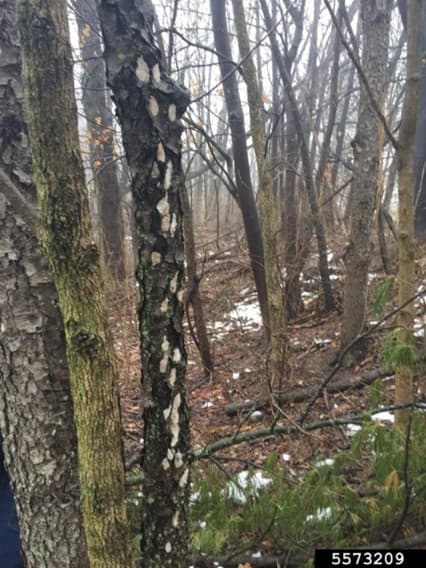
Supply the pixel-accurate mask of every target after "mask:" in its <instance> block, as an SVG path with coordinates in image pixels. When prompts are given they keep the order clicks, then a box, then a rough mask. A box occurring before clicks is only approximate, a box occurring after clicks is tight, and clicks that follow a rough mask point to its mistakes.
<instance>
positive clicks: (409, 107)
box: [395, 0, 422, 427]
mask: <svg viewBox="0 0 426 568" xmlns="http://www.w3.org/2000/svg"><path fill="white" fill-rule="evenodd" d="M421 9H422V0H408V1H407V67H406V69H407V77H406V91H405V98H404V104H403V107H402V115H401V127H400V130H399V139H398V153H397V156H398V251H399V272H398V284H399V293H398V301H399V304H400V305H402V304H404V303H406V302H407V301H408V300H409V299H410V298H411V297H412V296H414V293H415V289H416V275H415V264H414V258H415V241H414V206H413V202H414V191H413V188H414V175H413V170H414V165H413V154H414V152H413V150H414V139H415V127H416V116H417V107H418V101H419V91H420V69H421V54H420V49H419V46H420V42H419V39H420V29H421ZM413 321H414V303H413V302H410V303H408V304H407V305H406V306H405V307H404V308H403V309H402V310H400V312H399V314H398V326H399V328H400V336H399V341H400V342H401V343H402V344H404V345H406V346H408V347H409V348H412V345H413ZM413 394H414V393H413V370H412V369H411V368H410V367H408V366H402V367H400V368H399V369H398V372H397V374H396V377H395V402H396V404H406V403H409V402H411V401H412V400H413ZM409 413H410V411H409V410H399V411H397V412H396V415H395V424H396V426H400V427H404V426H406V425H407V424H408V419H409Z"/></svg>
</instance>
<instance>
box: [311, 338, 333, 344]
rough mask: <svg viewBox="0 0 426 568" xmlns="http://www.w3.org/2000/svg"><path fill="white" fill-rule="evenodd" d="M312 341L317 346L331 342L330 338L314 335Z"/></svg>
mask: <svg viewBox="0 0 426 568" xmlns="http://www.w3.org/2000/svg"><path fill="white" fill-rule="evenodd" d="M314 343H315V345H317V346H321V345H327V344H328V343H331V339H327V338H324V339H321V337H319V338H317V337H314Z"/></svg>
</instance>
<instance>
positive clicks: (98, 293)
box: [18, 0, 131, 568]
mask: <svg viewBox="0 0 426 568" xmlns="http://www.w3.org/2000/svg"><path fill="white" fill-rule="evenodd" d="M18 25H19V31H20V35H21V43H22V54H23V68H24V79H25V81H24V84H25V95H26V103H27V115H28V125H29V132H30V139H31V149H32V156H33V164H34V171H35V179H36V183H37V191H38V196H39V201H40V206H41V213H42V222H43V230H42V244H43V247H44V250H45V252H46V256H47V259H48V262H49V265H50V269H51V271H52V274H53V278H54V281H55V285H56V289H57V291H58V298H59V305H60V308H61V311H62V316H63V320H64V328H65V337H66V347H67V359H68V365H69V370H70V376H71V392H72V396H73V402H74V416H75V423H76V427H77V438H78V457H79V466H80V485H81V502H82V512H83V519H84V528H85V533H86V540H87V547H88V554H89V560H90V566H91V567H99V568H101V567H102V568H105V566H108V567H111V568H113V567H114V568H115V567H117V568H121V567H122V568H124V567H126V568H127V567H128V566H130V565H131V560H130V547H129V546H128V532H127V518H126V509H125V501H124V467H123V460H122V453H121V429H120V415H119V401H118V392H117V372H116V368H115V355H114V351H113V347H112V340H111V336H110V332H109V329H108V325H107V314H106V309H105V300H104V293H103V286H102V275H101V270H100V265H99V258H98V252H97V250H96V246H95V244H94V242H93V237H92V235H91V230H90V219H89V209H88V200H87V192H86V187H85V181H84V171H83V167H82V163H81V158H80V153H79V142H78V129H77V109H76V104H75V99H74V92H73V75H72V61H71V50H70V46H69V43H68V22H67V11H66V3H65V2H62V1H61V0H56V1H52V0H50V1H47V0H22V1H20V2H19V3H18Z"/></svg>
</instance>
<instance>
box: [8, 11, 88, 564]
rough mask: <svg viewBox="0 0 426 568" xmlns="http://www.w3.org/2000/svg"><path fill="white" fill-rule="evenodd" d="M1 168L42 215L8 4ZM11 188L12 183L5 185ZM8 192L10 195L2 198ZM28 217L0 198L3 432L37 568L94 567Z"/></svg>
mask: <svg viewBox="0 0 426 568" xmlns="http://www.w3.org/2000/svg"><path fill="white" fill-rule="evenodd" d="M0 12H1V16H0V30H1V31H0V51H1V54H2V58H1V62H0V148H1V150H0V168H1V170H2V174H4V175H5V176H7V177H8V178H9V179H10V182H11V183H12V184H13V185H14V186H15V188H16V189H17V191H19V194H20V195H21V198H22V200H23V201H22V203H24V204H25V203H26V204H27V206H28V207H29V208H30V209H31V210H32V211H36V210H37V205H36V202H35V193H36V192H35V187H34V184H33V182H32V167H31V156H30V152H29V147H28V136H27V127H26V124H25V121H24V116H23V108H22V104H23V101H22V80H21V56H20V47H19V41H18V30H17V22H16V5H15V2H13V1H2V2H0ZM2 185H3V178H2ZM2 189H3V187H1V189H0V191H1V190H2ZM25 218H26V215H25V212H24V211H22V210H16V209H14V207H13V206H12V205H11V203H9V202H8V201H7V200H6V199H5V198H4V197H3V195H2V194H0V273H1V278H0V325H1V338H0V430H1V435H2V437H3V447H4V453H5V463H6V465H7V469H8V472H9V476H10V479H11V483H12V487H13V491H14V496H15V501H16V505H17V512H18V519H19V524H20V533H21V543H22V549H23V555H24V558H25V562H26V565H27V566H28V567H29V568H39V567H43V566H49V567H52V568H55V567H58V568H59V567H62V566H69V567H71V568H84V567H85V566H88V559H87V553H86V547H85V537H84V532H83V523H82V519H81V513H80V506H79V495H80V491H79V482H78V465H77V441H76V435H75V427H74V422H73V409H72V401H71V393H70V384H69V372H68V367H67V363H66V357H65V337H64V332H63V324H62V319H61V315H60V312H59V309H58V308H57V303H56V297H57V296H56V290H55V287H54V285H53V283H52V279H51V276H50V275H49V273H48V271H47V266H46V262H45V261H44V260H43V258H42V256H41V252H40V249H39V246H38V243H37V240H36V238H35V235H34V234H32V233H31V231H30V230H29V228H28V227H27V226H26V225H25V224H24V223H23V222H22V219H24V220H25Z"/></svg>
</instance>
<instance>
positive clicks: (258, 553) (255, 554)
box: [251, 550, 262, 558]
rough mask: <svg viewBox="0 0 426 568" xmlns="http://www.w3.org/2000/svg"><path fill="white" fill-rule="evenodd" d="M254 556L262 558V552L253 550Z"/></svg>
mask: <svg viewBox="0 0 426 568" xmlns="http://www.w3.org/2000/svg"><path fill="white" fill-rule="evenodd" d="M251 557H252V558H262V553H261V552H260V550H259V552H253V554H252V555H251Z"/></svg>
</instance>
